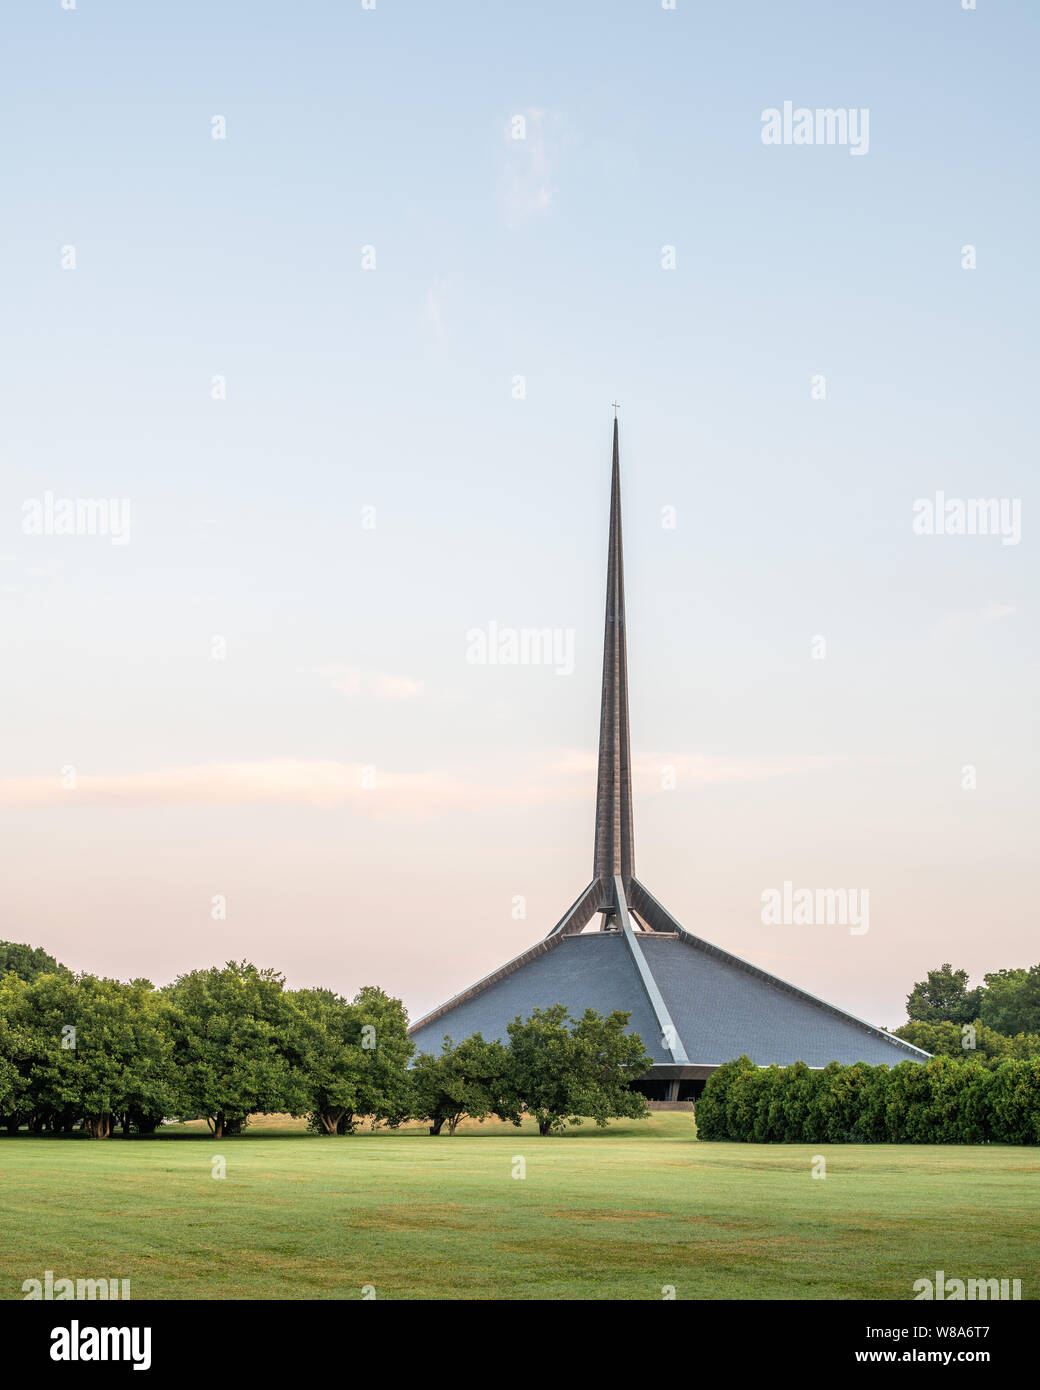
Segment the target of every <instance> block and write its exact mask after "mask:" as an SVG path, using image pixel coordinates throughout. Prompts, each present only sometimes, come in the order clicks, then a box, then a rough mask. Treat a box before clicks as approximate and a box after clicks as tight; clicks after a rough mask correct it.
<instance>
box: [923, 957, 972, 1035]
mask: <svg viewBox="0 0 1040 1390" xmlns="http://www.w3.org/2000/svg"><path fill="white" fill-rule="evenodd" d="M982 995H983V987H982V985H978V986H977V987H976V988H975V989H972V990H969V989H968V972H967V971H966V970H954V969H953V967H952V966H951V965H950V963H949V961H945V962H944V963H943V964H942V965H940V966H939V969H938V970H929V972H928V978H927V979H926V980H918V982H917V983H916V984H915V985H914V987H913V989H912V990H911V992H910V994H909V995H908V996H907V1000H906V1012H907V1017H908V1018H910V1019H911V1020H912V1021H914V1022H919V1023H940V1022H942V1021H943V1020H944V1019H947V1020H949V1021H950V1022H951V1023H970V1022H971V1021H972V1019H975V1018H978V1016H979V1010H980V1008H981V1006H982Z"/></svg>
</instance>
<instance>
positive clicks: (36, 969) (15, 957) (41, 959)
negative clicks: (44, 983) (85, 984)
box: [0, 941, 72, 983]
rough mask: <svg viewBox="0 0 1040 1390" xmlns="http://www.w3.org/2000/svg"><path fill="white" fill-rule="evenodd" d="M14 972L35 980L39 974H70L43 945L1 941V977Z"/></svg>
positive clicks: (21, 977) (21, 976)
mask: <svg viewBox="0 0 1040 1390" xmlns="http://www.w3.org/2000/svg"><path fill="white" fill-rule="evenodd" d="M9 971H10V972H13V973H14V974H15V975H17V976H18V977H19V979H22V980H25V981H26V982H27V983H28V982H29V981H30V980H35V979H36V977H37V975H70V974H71V973H72V972H71V971H70V970H69V969H68V967H67V966H64V965H59V963H58V962H57V961H56V960H55V959H54V957H53V956H50V955H48V954H47V952H46V951H45V950H44V949H43V947H42V946H26V945H23V944H22V943H21V942H18V941H0V977H2V976H4V975H6V974H7V973H8V972H9Z"/></svg>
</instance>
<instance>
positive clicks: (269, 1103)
mask: <svg viewBox="0 0 1040 1390" xmlns="http://www.w3.org/2000/svg"><path fill="white" fill-rule="evenodd" d="M284 984H285V981H284V978H283V976H281V975H280V974H278V973H277V971H274V970H269V969H267V970H258V969H257V967H256V966H255V965H251V964H249V962H247V961H229V962H228V963H227V964H226V965H225V966H223V967H221V968H216V967H214V968H212V969H209V970H193V971H191V972H190V973H189V974H186V975H181V976H179V977H178V978H177V979H176V980H175V981H174V982H173V984H172V985H170V986H169V987H168V988H167V990H166V991H164V993H165V994H166V995H167V997H168V998H169V1000H170V1002H171V1004H172V1005H173V1015H172V1018H173V1035H174V1042H175V1061H176V1066H177V1077H178V1089H179V1097H180V1099H179V1105H178V1112H179V1113H180V1114H182V1115H191V1116H195V1115H201V1116H204V1117H205V1119H206V1121H207V1122H208V1124H209V1126H210V1128H211V1129H212V1131H213V1134H214V1136H215V1137H216V1138H217V1139H219V1138H221V1137H222V1136H223V1135H224V1134H225V1133H229V1132H231V1133H233V1132H236V1131H237V1130H238V1129H240V1128H241V1127H242V1125H243V1124H244V1123H245V1121H246V1119H247V1117H248V1116H249V1115H252V1114H254V1113H257V1112H265V1113H269V1114H270V1113H277V1112H280V1111H289V1112H290V1113H293V1114H301V1113H302V1112H303V1110H304V1109H305V1107H306V1096H305V1094H304V1091H303V1086H302V1074H301V1070H300V1067H299V1057H298V1053H297V1050H296V1049H297V1043H298V1027H297V1026H296V1025H297V1023H298V1019H297V1017H296V1015H295V1013H294V1011H293V1009H292V1005H291V1003H290V999H289V996H288V995H287V994H286V992H285V989H284Z"/></svg>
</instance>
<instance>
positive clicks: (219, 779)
mask: <svg viewBox="0 0 1040 1390" xmlns="http://www.w3.org/2000/svg"><path fill="white" fill-rule="evenodd" d="M842 761H851V759H842V758H726V757H714V756H709V755H684V756H681V757H675V756H671V757H669V756H666V755H659V756H654V755H646V754H644V755H642V756H641V757H639V758H637V759H635V760H634V767H633V775H634V781H635V790H636V792H637V794H638V795H639V796H647V797H649V796H651V795H653V794H654V793H655V792H660V791H661V789H662V776H661V774H662V769H664V768H666V767H667V768H669V769H671V770H672V772H673V774H674V785H675V786H677V787H689V786H696V785H706V784H710V783H720V782H747V781H760V780H763V779H765V778H772V777H782V776H787V775H790V774H793V773H798V772H804V771H807V770H808V771H815V770H822V769H824V768H826V767H829V766H831V765H833V764H834V763H835V762H842ZM595 767H596V760H595V758H594V757H593V755H592V754H591V753H587V752H584V751H574V752H564V753H563V754H561V755H559V756H557V757H554V758H552V759H549V760H546V761H543V762H540V763H536V764H534V766H532V765H531V764H530V763H526V764H516V765H514V766H513V767H511V768H505V769H503V768H493V769H488V768H487V767H481V768H479V769H478V768H473V769H470V770H469V771H468V772H466V773H464V774H455V773H448V772H445V771H444V770H442V769H434V770H430V771H425V772H404V771H399V770H393V769H384V768H380V767H375V766H372V765H370V764H363V763H344V762H335V761H318V760H308V759H296V758H274V759H267V760H263V761H256V762H235V763H206V764H198V765H196V766H191V767H172V768H159V769H156V770H154V771H148V772H128V773H99V774H89V773H83V774H80V775H79V776H78V777H77V781H76V786H75V787H74V788H72V789H67V788H65V787H63V786H62V785H61V782H60V780H59V778H58V777H57V776H56V775H49V776H42V777H41V776H36V777H9V778H5V779H0V807H59V806H60V807H67V808H70V809H71V808H76V807H85V806H95V807H96V806H115V807H146V806H246V805H256V804H266V805H286V806H312V807H318V808H325V809H335V808H339V807H353V808H355V809H357V810H358V811H360V812H362V813H366V814H371V815H373V816H374V817H376V818H384V817H395V818H405V819H415V818H424V817H427V816H431V815H436V814H438V813H440V812H443V811H444V810H446V809H449V808H450V809H461V810H474V811H482V810H487V809H490V808H494V807H515V806H541V805H552V804H559V803H564V802H570V801H576V800H587V799H588V798H590V797H591V796H592V795H593V792H594V785H595Z"/></svg>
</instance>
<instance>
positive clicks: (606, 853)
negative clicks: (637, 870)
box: [592, 414, 634, 893]
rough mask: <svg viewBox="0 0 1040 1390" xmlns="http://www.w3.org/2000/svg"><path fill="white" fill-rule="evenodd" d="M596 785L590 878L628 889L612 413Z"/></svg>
mask: <svg viewBox="0 0 1040 1390" xmlns="http://www.w3.org/2000/svg"><path fill="white" fill-rule="evenodd" d="M600 699H601V703H600V717H599V770H598V780H597V786H596V852H595V860H594V864H593V871H592V872H593V878H594V880H596V881H598V882H599V883H600V884H602V885H603V887H604V888H605V889H607V890H609V891H611V892H612V890H613V883H614V878H615V876H617V877H620V879H621V882H622V884H623V886H624V890H625V892H626V893H628V891H629V889H630V887H631V883H632V872H633V868H634V850H633V843H632V760H631V754H630V752H629V735H628V654H627V643H626V638H625V566H624V560H623V558H622V553H621V463H620V457H619V452H618V422H617V415H616V414H615V416H614V460H613V465H612V469H611V480H610V539H609V541H608V544H607V611H606V621H605V623H604V631H603V686H602V691H601V697H600Z"/></svg>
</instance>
